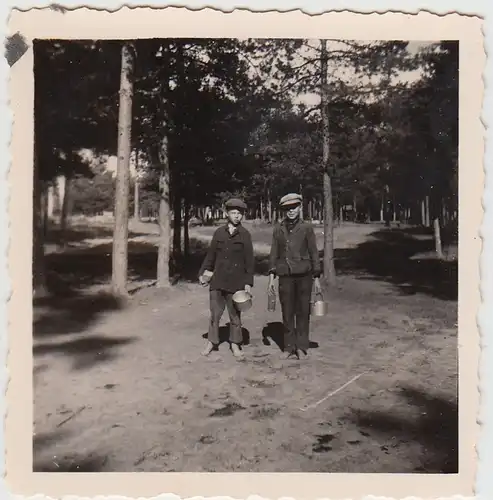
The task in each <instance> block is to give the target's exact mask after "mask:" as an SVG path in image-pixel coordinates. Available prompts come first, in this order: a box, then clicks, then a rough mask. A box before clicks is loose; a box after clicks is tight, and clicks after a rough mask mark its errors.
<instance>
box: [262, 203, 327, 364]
mask: <svg viewBox="0 0 493 500" xmlns="http://www.w3.org/2000/svg"><path fill="white" fill-rule="evenodd" d="M301 203H302V198H301V196H300V195H299V194H294V193H290V194H287V195H286V196H283V197H282V198H281V201H280V207H281V209H282V210H283V211H284V213H285V214H286V216H285V219H284V221H283V222H282V223H280V224H276V225H275V227H274V232H273V237H272V247H271V251H270V271H269V293H275V286H274V282H275V278H276V276H278V277H279V301H280V303H281V309H282V317H283V323H284V332H285V333H284V358H286V359H287V358H289V357H290V356H292V355H297V356H298V358H302V357H306V356H307V355H308V347H309V343H310V342H309V323H310V298H311V293H312V288H313V287H314V288H315V292H316V293H319V292H320V291H321V286H320V271H321V270H320V259H319V256H318V249H317V242H316V239H315V232H314V230H313V226H312V225H311V224H308V223H307V222H304V221H303V220H302V219H301V217H300V213H301Z"/></svg>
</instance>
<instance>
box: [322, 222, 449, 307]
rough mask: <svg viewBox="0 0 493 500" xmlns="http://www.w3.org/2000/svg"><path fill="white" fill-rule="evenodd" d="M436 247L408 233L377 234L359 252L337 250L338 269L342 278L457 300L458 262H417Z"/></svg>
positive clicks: (435, 260) (389, 232)
mask: <svg viewBox="0 0 493 500" xmlns="http://www.w3.org/2000/svg"><path fill="white" fill-rule="evenodd" d="M433 245H434V243H433V240H432V239H430V238H426V239H417V238H416V237H414V236H413V235H410V234H408V233H406V231H405V230H400V229H399V230H396V229H394V230H381V231H376V232H374V233H372V234H371V239H370V240H369V241H366V242H364V243H361V244H360V245H358V247H356V248H352V249H338V250H336V251H335V266H336V270H337V272H338V273H339V274H356V275H358V277H359V279H377V280H382V281H386V282H388V283H391V284H393V285H395V286H396V287H397V288H398V289H399V290H400V291H401V293H403V294H405V295H414V294H416V293H423V294H427V295H431V296H432V297H436V298H440V299H443V300H457V296H458V265H457V261H456V260H454V261H441V260H438V259H436V258H427V259H418V258H415V256H416V255H418V254H424V253H427V252H428V253H429V252H433V249H434V247H433ZM322 257H323V252H322Z"/></svg>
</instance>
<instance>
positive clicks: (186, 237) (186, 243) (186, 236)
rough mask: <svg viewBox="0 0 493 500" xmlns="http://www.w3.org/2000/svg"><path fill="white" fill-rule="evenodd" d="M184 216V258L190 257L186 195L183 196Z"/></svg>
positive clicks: (187, 201) (188, 212)
mask: <svg viewBox="0 0 493 500" xmlns="http://www.w3.org/2000/svg"><path fill="white" fill-rule="evenodd" d="M184 201H185V214H184V221H183V226H184V227H183V252H184V254H185V258H188V257H189V256H190V232H189V224H190V201H189V198H188V195H185V200H184Z"/></svg>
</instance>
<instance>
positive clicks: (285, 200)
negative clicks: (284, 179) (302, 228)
mask: <svg viewBox="0 0 493 500" xmlns="http://www.w3.org/2000/svg"><path fill="white" fill-rule="evenodd" d="M302 201H303V198H302V197H301V195H299V194H296V193H289V194H287V195H285V196H283V197H282V198H281V201H280V202H279V205H280V206H281V207H285V206H287V205H299V204H300V203H301V202H302Z"/></svg>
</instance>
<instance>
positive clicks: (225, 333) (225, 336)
mask: <svg viewBox="0 0 493 500" xmlns="http://www.w3.org/2000/svg"><path fill="white" fill-rule="evenodd" d="M229 327H230V324H229V323H227V324H226V325H223V326H220V327H219V345H221V344H224V343H225V342H229ZM208 337H209V334H208V333H207V332H206V333H204V334H202V338H203V339H207V338H208ZM241 338H242V340H241V345H250V332H249V331H248V330H247V329H246V328H244V327H242V328H241Z"/></svg>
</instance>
